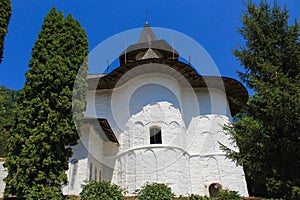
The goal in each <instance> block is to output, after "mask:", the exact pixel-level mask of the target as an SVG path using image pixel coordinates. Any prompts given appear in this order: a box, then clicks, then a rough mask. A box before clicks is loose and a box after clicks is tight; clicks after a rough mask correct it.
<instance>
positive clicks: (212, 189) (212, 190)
mask: <svg viewBox="0 0 300 200" xmlns="http://www.w3.org/2000/svg"><path fill="white" fill-rule="evenodd" d="M208 189H209V196H210V197H218V196H219V192H220V191H221V189H222V188H221V185H220V184H218V183H213V184H211V185H210V186H209V188H208Z"/></svg>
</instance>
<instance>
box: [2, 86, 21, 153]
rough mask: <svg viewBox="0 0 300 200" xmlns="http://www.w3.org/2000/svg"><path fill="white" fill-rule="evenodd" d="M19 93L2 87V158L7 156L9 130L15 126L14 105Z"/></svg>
mask: <svg viewBox="0 0 300 200" xmlns="http://www.w3.org/2000/svg"><path fill="white" fill-rule="evenodd" d="M16 95H17V91H15V90H10V89H8V88H6V87H4V86H1V87H0V156H1V157H5V156H6V154H7V143H8V137H9V133H8V131H9V129H10V128H11V127H12V126H13V124H14V117H13V116H14V115H13V105H14V101H15V98H16Z"/></svg>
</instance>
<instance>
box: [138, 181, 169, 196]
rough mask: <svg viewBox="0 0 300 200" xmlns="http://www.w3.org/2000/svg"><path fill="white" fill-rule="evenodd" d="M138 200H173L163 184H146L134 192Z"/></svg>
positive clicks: (167, 188)
mask: <svg viewBox="0 0 300 200" xmlns="http://www.w3.org/2000/svg"><path fill="white" fill-rule="evenodd" d="M136 194H137V195H138V200H173V198H174V196H175V195H174V193H172V190H171V188H170V187H168V186H167V185H165V184H163V183H146V184H145V185H143V186H142V188H141V189H139V190H137V191H136Z"/></svg>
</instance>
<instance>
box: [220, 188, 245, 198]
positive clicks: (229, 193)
mask: <svg viewBox="0 0 300 200" xmlns="http://www.w3.org/2000/svg"><path fill="white" fill-rule="evenodd" d="M242 199H243V198H242V197H241V196H240V195H239V193H238V192H236V191H231V190H222V191H220V193H219V196H218V200H242Z"/></svg>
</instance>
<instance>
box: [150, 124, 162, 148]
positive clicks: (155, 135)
mask: <svg viewBox="0 0 300 200" xmlns="http://www.w3.org/2000/svg"><path fill="white" fill-rule="evenodd" d="M150 144H162V140H161V129H160V128H159V127H152V128H150Z"/></svg>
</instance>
